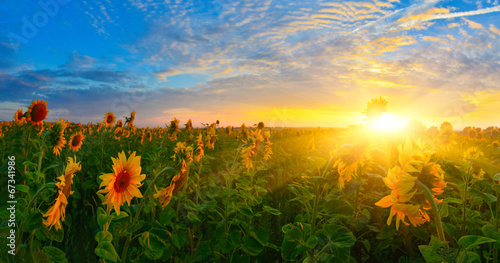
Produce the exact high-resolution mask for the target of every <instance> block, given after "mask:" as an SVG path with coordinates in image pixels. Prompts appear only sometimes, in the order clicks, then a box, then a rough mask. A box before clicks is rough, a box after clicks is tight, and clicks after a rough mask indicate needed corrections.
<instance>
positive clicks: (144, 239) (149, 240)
mask: <svg viewBox="0 0 500 263" xmlns="http://www.w3.org/2000/svg"><path fill="white" fill-rule="evenodd" d="M139 241H140V243H141V244H142V245H143V246H144V247H145V248H146V249H150V250H163V249H164V248H166V247H167V243H166V241H165V240H163V239H162V238H160V237H158V236H157V235H156V234H155V233H151V232H149V231H146V232H144V233H142V236H141V237H140V240H139Z"/></svg>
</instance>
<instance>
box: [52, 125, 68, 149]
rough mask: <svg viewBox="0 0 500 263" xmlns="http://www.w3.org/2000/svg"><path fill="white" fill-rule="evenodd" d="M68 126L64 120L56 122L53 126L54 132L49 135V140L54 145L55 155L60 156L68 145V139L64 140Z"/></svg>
mask: <svg viewBox="0 0 500 263" xmlns="http://www.w3.org/2000/svg"><path fill="white" fill-rule="evenodd" d="M67 125H68V123H67V122H65V121H64V120H63V119H60V120H56V123H55V124H54V125H53V126H52V131H51V133H50V135H49V140H50V141H51V142H52V144H53V145H54V148H53V153H54V154H55V155H56V156H59V154H60V152H61V150H62V148H63V147H64V145H66V138H64V130H65V129H66V126H67Z"/></svg>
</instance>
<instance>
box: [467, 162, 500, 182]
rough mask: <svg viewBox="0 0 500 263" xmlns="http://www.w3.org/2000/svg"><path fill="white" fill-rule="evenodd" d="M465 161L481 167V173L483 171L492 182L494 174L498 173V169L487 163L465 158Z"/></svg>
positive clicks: (499, 168)
mask: <svg viewBox="0 0 500 263" xmlns="http://www.w3.org/2000/svg"><path fill="white" fill-rule="evenodd" d="M467 160H468V161H470V162H471V163H473V164H475V165H477V166H479V167H481V169H483V171H485V172H486V173H487V174H488V175H489V176H490V177H491V179H492V180H494V176H495V174H497V173H500V167H498V166H496V165H493V164H491V163H489V162H486V161H483V160H478V159H471V158H467Z"/></svg>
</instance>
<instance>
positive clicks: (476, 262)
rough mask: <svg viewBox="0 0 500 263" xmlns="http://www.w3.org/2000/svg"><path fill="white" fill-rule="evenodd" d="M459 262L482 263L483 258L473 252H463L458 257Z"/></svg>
mask: <svg viewBox="0 0 500 263" xmlns="http://www.w3.org/2000/svg"><path fill="white" fill-rule="evenodd" d="M457 262H460V263H481V257H480V256H479V255H478V254H477V253H475V252H472V251H462V252H460V254H459V255H458V259H457Z"/></svg>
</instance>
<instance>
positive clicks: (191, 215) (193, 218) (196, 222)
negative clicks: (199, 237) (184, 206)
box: [187, 212, 201, 226]
mask: <svg viewBox="0 0 500 263" xmlns="http://www.w3.org/2000/svg"><path fill="white" fill-rule="evenodd" d="M187 218H188V220H189V221H190V222H192V223H193V224H194V225H197V226H198V225H200V223H201V220H200V218H199V217H198V216H197V215H196V214H195V213H193V212H188V214H187Z"/></svg>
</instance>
